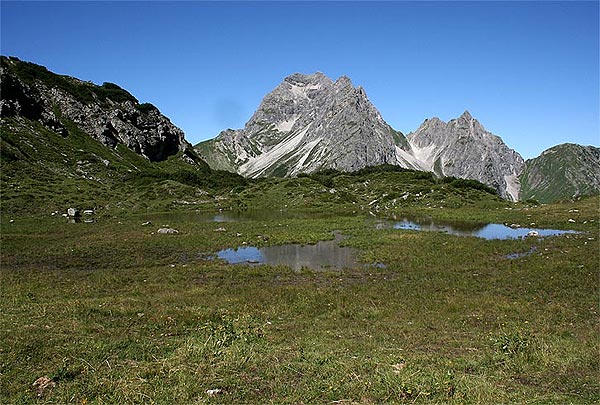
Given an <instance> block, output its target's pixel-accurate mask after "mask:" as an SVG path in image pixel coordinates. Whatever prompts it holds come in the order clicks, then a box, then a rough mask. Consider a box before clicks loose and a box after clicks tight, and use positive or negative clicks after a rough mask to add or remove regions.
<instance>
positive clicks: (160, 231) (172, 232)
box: [157, 228, 179, 234]
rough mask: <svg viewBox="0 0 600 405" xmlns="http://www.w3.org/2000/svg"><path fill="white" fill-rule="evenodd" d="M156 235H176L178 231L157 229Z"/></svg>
mask: <svg viewBox="0 0 600 405" xmlns="http://www.w3.org/2000/svg"><path fill="white" fill-rule="evenodd" d="M157 232H158V233H163V234H178V233H179V231H178V230H177V229H173V228H159V229H158V231H157Z"/></svg>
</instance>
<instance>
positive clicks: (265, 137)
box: [196, 72, 523, 200]
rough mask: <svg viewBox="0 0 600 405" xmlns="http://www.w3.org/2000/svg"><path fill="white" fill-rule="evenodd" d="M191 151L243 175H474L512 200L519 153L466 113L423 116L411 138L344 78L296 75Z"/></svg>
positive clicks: (217, 166)
mask: <svg viewBox="0 0 600 405" xmlns="http://www.w3.org/2000/svg"><path fill="white" fill-rule="evenodd" d="M196 150H197V151H198V152H199V153H200V155H201V156H202V157H203V158H204V159H205V160H206V161H207V162H208V163H209V165H211V167H212V168H213V169H224V170H229V171H233V172H237V173H239V174H242V175H244V176H248V177H260V176H273V175H275V176H295V175H298V174H300V173H311V172H314V171H318V170H322V169H328V168H332V169H337V170H340V171H354V170H359V169H362V168H364V167H366V166H375V165H381V164H386V163H387V164H392V165H399V166H401V167H404V168H408V169H416V170H424V171H432V172H435V173H436V174H438V175H440V176H455V177H459V178H465V179H475V180H479V181H481V182H482V183H485V184H487V185H489V186H491V187H493V188H494V189H496V190H497V191H498V192H499V194H500V195H502V196H503V197H505V198H508V199H511V200H516V199H518V194H519V179H518V175H519V174H520V172H521V170H522V168H523V158H522V157H521V156H520V155H519V154H518V153H517V152H515V151H514V150H512V149H510V148H508V147H507V146H506V145H505V144H504V142H502V139H500V138H499V137H498V136H495V135H493V134H491V133H489V132H488V131H486V130H485V129H484V128H483V126H481V124H480V123H479V122H478V121H477V120H476V119H474V118H473V117H471V115H470V114H469V113H468V112H465V114H463V115H462V116H461V117H459V118H457V119H455V120H451V121H450V122H448V123H445V122H443V121H441V120H439V119H437V118H433V119H430V120H426V121H425V122H424V123H423V125H422V126H421V127H420V128H419V129H418V130H417V131H415V132H414V133H411V134H410V136H408V137H405V136H404V135H403V134H402V133H400V132H398V131H395V130H394V129H393V128H392V127H390V126H389V125H388V124H387V123H386V122H385V121H384V120H383V118H382V117H381V114H380V113H379V111H377V109H376V108H375V107H374V106H373V104H372V103H371V102H370V101H369V99H368V98H367V95H366V93H365V91H364V89H363V88H361V87H354V86H353V85H352V82H351V81H350V79H349V78H348V77H345V76H342V77H340V78H339V79H338V80H336V81H335V82H334V81H333V80H331V79H329V78H328V77H327V76H325V75H324V74H322V73H318V72H317V73H314V74H311V75H303V74H299V73H296V74H293V75H291V76H288V77H287V78H285V80H284V81H283V82H282V83H281V84H280V85H279V86H277V88H275V89H274V90H273V91H272V92H271V93H269V94H267V95H266V96H265V98H264V99H263V101H262V103H261V105H260V106H259V108H258V110H257V111H256V112H255V113H254V115H253V116H252V117H251V118H250V120H249V121H248V123H247V124H246V126H245V127H244V128H243V129H238V130H232V129H228V130H226V131H223V132H221V133H220V134H219V135H218V136H217V137H216V138H215V139H212V140H209V141H206V142H202V143H200V144H198V145H197V146H196Z"/></svg>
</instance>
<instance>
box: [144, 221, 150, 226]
mask: <svg viewBox="0 0 600 405" xmlns="http://www.w3.org/2000/svg"><path fill="white" fill-rule="evenodd" d="M148 225H152V221H146V222H142V226H148Z"/></svg>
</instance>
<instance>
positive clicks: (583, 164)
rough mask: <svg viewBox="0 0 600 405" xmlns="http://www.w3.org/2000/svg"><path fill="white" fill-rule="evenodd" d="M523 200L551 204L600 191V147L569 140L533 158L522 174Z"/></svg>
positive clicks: (527, 163)
mask: <svg viewBox="0 0 600 405" xmlns="http://www.w3.org/2000/svg"><path fill="white" fill-rule="evenodd" d="M520 180H521V200H527V199H535V200H538V201H539V202H544V203H549V202H553V201H557V200H561V199H568V198H573V197H578V196H585V195H592V194H598V193H600V149H599V148H596V147H594V146H582V145H576V144H570V143H565V144H561V145H557V146H554V147H552V148H550V149H548V150H546V151H544V152H543V153H542V154H541V155H540V156H538V157H536V158H534V159H529V160H527V161H526V163H525V170H524V171H523V173H522V174H521V176H520Z"/></svg>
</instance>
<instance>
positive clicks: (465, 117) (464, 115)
mask: <svg viewBox="0 0 600 405" xmlns="http://www.w3.org/2000/svg"><path fill="white" fill-rule="evenodd" d="M459 119H462V120H466V121H471V120H472V119H473V116H472V115H471V113H470V112H469V110H465V112H463V113H462V115H461V116H460V117H459Z"/></svg>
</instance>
